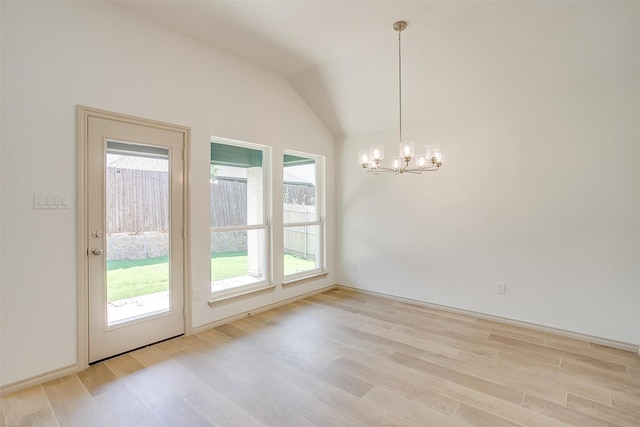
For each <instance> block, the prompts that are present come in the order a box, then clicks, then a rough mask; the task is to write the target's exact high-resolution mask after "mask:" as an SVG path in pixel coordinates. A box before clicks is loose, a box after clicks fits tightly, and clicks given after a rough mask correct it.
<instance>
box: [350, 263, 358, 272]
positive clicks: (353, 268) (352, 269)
mask: <svg viewBox="0 0 640 427" xmlns="http://www.w3.org/2000/svg"><path fill="white" fill-rule="evenodd" d="M357 270H358V265H357V264H356V262H355V261H351V271H357Z"/></svg>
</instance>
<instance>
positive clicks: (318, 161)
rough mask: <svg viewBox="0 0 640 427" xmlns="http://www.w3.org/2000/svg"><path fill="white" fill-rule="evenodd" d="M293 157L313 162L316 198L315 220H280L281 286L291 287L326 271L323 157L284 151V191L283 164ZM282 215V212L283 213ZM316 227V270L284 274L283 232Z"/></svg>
mask: <svg viewBox="0 0 640 427" xmlns="http://www.w3.org/2000/svg"><path fill="white" fill-rule="evenodd" d="M287 155H290V156H295V157H303V158H307V159H310V160H313V161H314V162H315V187H316V196H315V206H316V218H315V220H314V221H302V222H289V223H288V222H285V221H284V215H283V217H282V218H283V219H282V236H283V238H282V261H281V262H282V266H283V283H282V284H283V286H285V287H286V286H293V285H296V284H299V283H303V282H305V281H307V280H308V279H311V278H316V277H319V276H324V275H326V274H327V269H326V254H325V248H326V210H325V208H326V200H325V182H326V171H325V157H324V156H322V155H318V154H311V153H305V152H302V151H295V150H288V149H285V150H284V152H283V155H282V158H283V165H282V171H283V176H282V184H283V189H284V169H285V167H286V165H285V164H284V158H285V156H287ZM282 208H283V210H284V201H283V203H282ZM283 213H284V212H283ZM310 226H317V227H318V233H317V239H318V247H317V253H316V258H317V257H319V258H320V259H316V266H317V267H316V268H314V269H311V270H305V271H301V272H299V273H293V274H288V275H285V274H284V255H285V247H284V232H285V230H286V229H287V228H295V227H310Z"/></svg>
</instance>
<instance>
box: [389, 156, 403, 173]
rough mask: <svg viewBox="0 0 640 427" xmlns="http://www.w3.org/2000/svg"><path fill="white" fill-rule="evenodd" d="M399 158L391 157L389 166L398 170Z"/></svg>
mask: <svg viewBox="0 0 640 427" xmlns="http://www.w3.org/2000/svg"><path fill="white" fill-rule="evenodd" d="M400 164H401V163H400V159H399V158H397V157H392V158H391V168H392V169H394V170H396V171H398V170H400Z"/></svg>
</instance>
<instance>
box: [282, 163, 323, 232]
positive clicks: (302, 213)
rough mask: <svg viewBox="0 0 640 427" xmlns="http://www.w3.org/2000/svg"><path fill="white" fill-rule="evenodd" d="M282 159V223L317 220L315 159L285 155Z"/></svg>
mask: <svg viewBox="0 0 640 427" xmlns="http://www.w3.org/2000/svg"><path fill="white" fill-rule="evenodd" d="M292 159H294V160H292ZM295 159H297V161H296V160H295ZM284 161H285V163H284V165H285V166H284V194H283V197H282V200H283V203H284V206H283V209H284V223H285V224H290V223H298V222H313V221H317V220H318V211H317V209H316V207H317V203H316V199H317V194H316V162H315V160H313V159H308V158H304V157H294V156H288V155H285V157H284Z"/></svg>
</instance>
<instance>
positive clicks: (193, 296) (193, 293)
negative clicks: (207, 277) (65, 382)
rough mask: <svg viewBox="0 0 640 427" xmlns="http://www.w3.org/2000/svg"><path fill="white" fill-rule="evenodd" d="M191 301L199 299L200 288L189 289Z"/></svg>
mask: <svg viewBox="0 0 640 427" xmlns="http://www.w3.org/2000/svg"><path fill="white" fill-rule="evenodd" d="M191 301H200V289H192V290H191Z"/></svg>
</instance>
